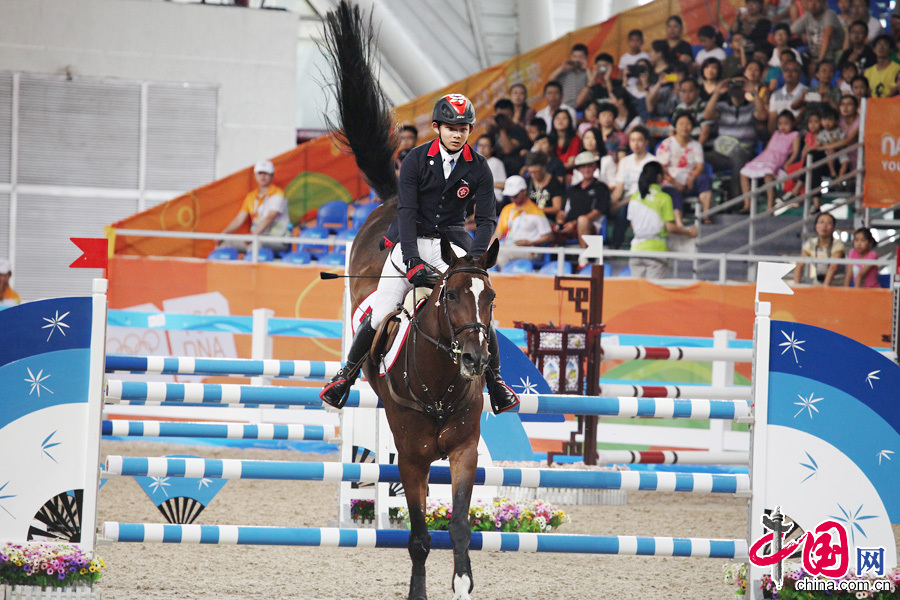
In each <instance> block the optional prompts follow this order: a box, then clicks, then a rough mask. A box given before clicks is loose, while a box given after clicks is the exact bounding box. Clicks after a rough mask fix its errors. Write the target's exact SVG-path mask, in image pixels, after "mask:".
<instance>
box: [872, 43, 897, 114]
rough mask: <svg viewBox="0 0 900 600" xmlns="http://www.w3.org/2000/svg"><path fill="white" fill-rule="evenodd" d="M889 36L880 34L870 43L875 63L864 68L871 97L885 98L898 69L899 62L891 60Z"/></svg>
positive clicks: (893, 82)
mask: <svg viewBox="0 0 900 600" xmlns="http://www.w3.org/2000/svg"><path fill="white" fill-rule="evenodd" d="M891 44H892V42H891V36H889V35H881V36H878V39H876V40H875V43H874V44H872V50H873V51H874V52H875V64H874V65H872V66H871V67H869V68H868V69H866V70H865V75H866V79H868V80H869V91H870V95H871V97H872V98H886V97H887V96H888V94H890V91H891V88H893V87H894V85H895V81H896V79H897V72H898V71H900V64H897V63H895V62H893V61H891Z"/></svg>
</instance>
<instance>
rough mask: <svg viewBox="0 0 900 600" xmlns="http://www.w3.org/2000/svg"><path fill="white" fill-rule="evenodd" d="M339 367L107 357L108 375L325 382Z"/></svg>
mask: <svg viewBox="0 0 900 600" xmlns="http://www.w3.org/2000/svg"><path fill="white" fill-rule="evenodd" d="M340 368H341V363H340V362H337V361H323V360H250V359H244V358H193V357H184V356H182V357H172V356H132V355H130V354H107V355H106V372H107V373H120V372H125V373H152V374H161V375H233V376H236V377H282V378H287V379H323V380H324V379H328V378H331V377H334V375H335V374H336V373H337V372H338V370H339V369H340Z"/></svg>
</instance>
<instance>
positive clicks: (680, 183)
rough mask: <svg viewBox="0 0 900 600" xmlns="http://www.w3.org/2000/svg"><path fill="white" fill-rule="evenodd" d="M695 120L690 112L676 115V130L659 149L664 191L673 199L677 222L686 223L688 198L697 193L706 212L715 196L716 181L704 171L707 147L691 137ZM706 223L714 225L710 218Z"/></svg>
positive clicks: (658, 156) (704, 221)
mask: <svg viewBox="0 0 900 600" xmlns="http://www.w3.org/2000/svg"><path fill="white" fill-rule="evenodd" d="M693 128H694V119H693V117H692V116H691V115H690V113H686V112H684V113H676V114H675V131H674V133H673V134H672V136H671V137H667V138H666V139H664V140H663V141H662V142H661V143H660V144H659V147H658V148H657V149H656V159H657V160H658V161H659V164H661V165H662V166H663V172H664V173H665V181H664V186H665V187H664V188H663V189H664V191H665V192H666V193H667V194H669V196H671V198H672V209H673V210H674V215H675V223H676V224H677V225H679V226H682V225H683V220H682V215H683V209H682V205H683V203H684V197H685V196H689V195H693V194H696V195H697V197H698V198H699V199H700V205H701V206H702V207H703V212H708V211H709V206H710V200H711V199H712V182H711V181H710V180H709V177H707V176H706V174H705V173H704V172H703V167H704V164H705V163H704V162H703V146H701V145H700V143H699V142H696V141H694V140H692V139H691V131H692V130H693ZM703 224H704V225H712V221H711V220H710V218H709V217H704V218H703Z"/></svg>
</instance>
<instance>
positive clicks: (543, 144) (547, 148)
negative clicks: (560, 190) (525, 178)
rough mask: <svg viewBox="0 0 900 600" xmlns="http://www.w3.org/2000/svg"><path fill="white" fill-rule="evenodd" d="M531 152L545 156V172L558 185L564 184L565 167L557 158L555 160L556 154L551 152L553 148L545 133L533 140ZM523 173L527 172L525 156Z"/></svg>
mask: <svg viewBox="0 0 900 600" xmlns="http://www.w3.org/2000/svg"><path fill="white" fill-rule="evenodd" d="M531 151H532V152H540V153H541V154H544V155H546V156H547V166H546V169H547V172H548V173H550V174H551V175H553V177H555V178H556V179H558V180H559V182H560V183H565V182H566V165H564V164H562V161H560V160H559V159H558V158H556V153H555V152H554V151H553V147H552V146H551V145H550V138H549V136H547V134H546V133H542V134H540V135H538V136H537V138H535V140H534V145H533V146H532V147H531ZM524 169H525V172H526V173H527V172H528V160H527V156H526V160H525V167H524Z"/></svg>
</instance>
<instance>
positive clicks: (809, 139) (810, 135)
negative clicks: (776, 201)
mask: <svg viewBox="0 0 900 600" xmlns="http://www.w3.org/2000/svg"><path fill="white" fill-rule="evenodd" d="M820 131H822V121H821V119H820V118H819V113H818V112H816V111H811V112H810V113H809V114H808V115H807V117H806V134H805V135H804V136H803V150H802V151H801V152H800V160H798V161H797V162H795V163H793V164H791V165H788V166H787V167H785V169H784V170H785V172H786V173H787V174H788V175H790V174H791V173H796V172H797V171H799V170H800V169H802V168H804V167H805V166H806V156H807V155H808V154H810V153H811V152H815V151H816V144H817V143H818V135H819V132H820ZM812 183H813V186H814V187H817V186H818V185H819V182H818V181H816V180H815V179H813V181H812ZM804 184H805V182H804V180H803V178H793V179H787V180H786V181H785V182H784V191H785V193H784V195H783V196H782V198H783V199H784V200H785V201H787V200H788V199H790V198H791V197H792V196H795V195H800V194H802V193H803V186H804ZM814 202H815V207H816V208H818V207H819V198H818V196H815V197H814ZM794 206H795V207H796V206H799V205H798V204H795V205H794Z"/></svg>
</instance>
